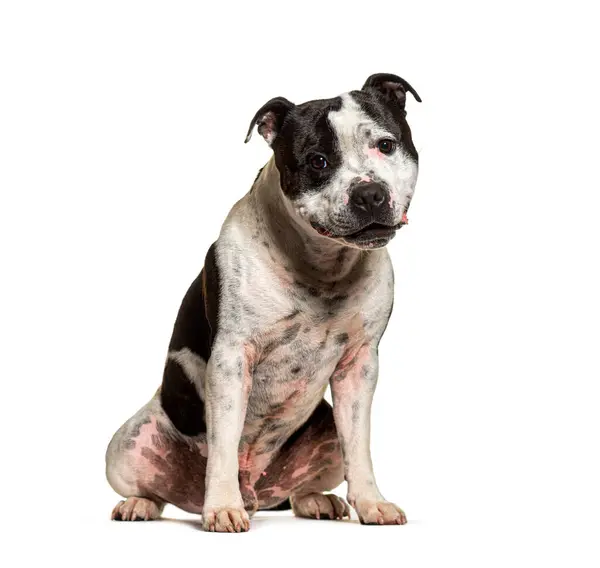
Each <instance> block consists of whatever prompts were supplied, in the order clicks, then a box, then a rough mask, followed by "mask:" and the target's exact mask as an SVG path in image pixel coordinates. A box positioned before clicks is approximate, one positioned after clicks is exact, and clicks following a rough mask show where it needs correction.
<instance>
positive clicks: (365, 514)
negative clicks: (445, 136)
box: [106, 74, 420, 532]
mask: <svg viewBox="0 0 600 568" xmlns="http://www.w3.org/2000/svg"><path fill="white" fill-rule="evenodd" d="M407 92H410V93H412V94H413V95H414V97H415V98H416V99H417V100H418V101H420V98H419V95H418V94H417V93H416V92H415V90H414V89H413V88H412V87H411V86H410V85H409V84H408V83H407V82H406V81H405V80H404V79H401V78H400V77H398V76H396V75H391V74H377V75H373V76H371V77H369V78H368V79H367V81H366V83H365V85H364V86H363V88H362V89H361V90H359V91H351V92H349V93H346V94H344V95H341V96H339V97H335V98H332V99H325V100H316V101H310V102H307V103H304V104H301V105H294V104H293V103H291V102H290V101H288V100H287V99H285V98H282V97H277V98H275V99H272V100H270V101H269V102H268V103H266V104H265V105H264V106H263V107H262V108H261V109H260V110H259V111H258V112H257V113H256V116H255V117H254V118H253V119H252V122H251V124H250V130H249V131H248V136H247V138H246V141H248V140H249V139H250V136H251V134H252V131H253V129H254V127H256V126H258V132H259V133H260V135H261V136H262V137H263V138H264V139H265V140H266V141H267V142H268V143H269V145H270V146H271V147H272V149H273V157H272V158H271V160H270V161H269V162H268V163H267V164H266V166H265V167H264V168H263V169H262V170H261V171H260V172H259V174H258V177H257V178H256V180H255V182H254V184H253V186H252V188H251V189H250V191H249V192H248V193H247V194H246V196H245V197H243V198H242V199H241V200H240V201H239V202H238V203H236V204H235V205H234V207H233V209H232V210H231V212H230V214H229V216H228V217H227V219H226V220H225V223H224V224H223V228H222V230H221V234H220V236H219V239H218V240H217V242H216V243H214V244H213V245H212V246H211V247H210V249H209V251H208V254H207V256H206V261H205V265H204V268H203V270H202V272H201V273H200V275H199V276H198V278H197V279H196V280H195V281H194V282H193V283H192V285H191V287H190V289H189V290H188V292H187V294H186V295H185V297H184V299H183V302H182V304H181V308H180V310H179V314H178V316H177V321H176V322H175V327H174V330H173V337H172V339H171V343H170V345H169V351H168V357H167V361H166V364H165V370H164V378H163V382H162V385H161V387H160V389H159V390H158V391H157V393H156V395H155V396H154V398H153V399H152V400H151V401H150V402H149V403H148V404H146V406H144V407H143V408H142V409H141V410H140V411H139V412H137V414H135V415H134V416H133V417H132V418H130V419H129V420H128V421H127V422H126V423H125V424H124V425H123V426H122V427H121V428H120V429H119V431H118V432H117V433H116V434H115V436H114V437H113V439H112V441H111V443H110V445H109V447H108V451H107V455H106V464H107V477H108V481H109V482H110V484H111V486H112V487H113V488H114V490H115V491H116V492H117V493H119V494H120V495H122V496H123V497H125V498H126V500H125V501H121V502H120V503H119V504H118V505H117V506H116V507H115V509H114V511H113V515H112V518H113V519H119V520H124V521H125V520H150V519H156V518H157V517H159V516H160V514H161V510H162V508H163V506H164V504H165V503H173V504H174V505H176V506H178V507H180V508H181V509H184V510H186V511H189V512H193V513H201V514H202V516H203V526H204V528H205V530H210V531H221V532H224V531H229V532H240V531H245V530H248V529H249V527H250V516H251V515H252V514H253V513H254V512H256V511H257V510H258V509H269V508H277V507H282V506H284V505H285V504H286V503H288V500H289V503H290V504H291V507H292V509H293V511H294V513H295V514H296V515H300V516H303V517H313V518H317V519H319V518H320V519H323V518H330V519H342V518H343V517H344V516H348V517H349V516H350V510H349V508H348V505H347V504H346V502H345V501H344V500H342V499H340V498H338V497H336V496H335V495H332V494H327V493H324V492H325V491H328V490H331V489H334V488H335V487H337V486H338V485H339V484H340V483H341V482H342V481H343V480H344V478H345V479H346V480H347V482H348V495H347V499H348V502H349V503H350V505H352V507H354V509H356V512H357V513H358V517H359V519H360V521H361V522H363V523H369V524H404V523H406V517H405V515H404V513H403V512H402V510H401V509H400V508H398V507H397V506H396V505H394V504H393V503H390V502H389V501H386V500H385V499H384V497H383V496H382V495H381V493H380V492H379V489H378V487H377V484H376V483H375V477H374V474H373V467H372V463H371V456H370V450H369V436H370V433H369V422H370V412H371V401H372V397H373V392H374V390H375V385H376V383H377V366H378V365H377V349H378V344H379V341H380V339H381V336H382V335H383V332H384V330H385V327H386V325H387V321H388V318H389V317H390V313H391V311H392V302H393V272H392V266H391V263H390V259H389V256H388V253H387V251H386V250H385V248H384V247H385V245H387V243H388V242H389V241H390V240H391V239H392V238H393V237H394V235H395V233H396V231H397V230H398V229H399V228H400V227H402V225H404V224H405V223H406V222H407V217H406V212H407V210H408V206H409V204H410V200H411V198H412V196H413V192H414V189H415V183H416V181H417V152H416V151H415V147H414V146H413V142H412V139H411V132H410V128H409V126H408V123H407V122H406V111H405V103H406V94H407ZM327 385H330V386H331V391H332V395H333V408H332V407H331V406H330V405H329V404H328V403H327V402H326V401H325V400H324V399H323V395H324V393H325V390H326V388H327Z"/></svg>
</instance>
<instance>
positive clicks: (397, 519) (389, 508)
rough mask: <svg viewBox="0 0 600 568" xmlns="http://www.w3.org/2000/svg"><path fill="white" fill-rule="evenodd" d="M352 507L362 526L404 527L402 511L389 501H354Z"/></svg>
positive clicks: (404, 519)
mask: <svg viewBox="0 0 600 568" xmlns="http://www.w3.org/2000/svg"><path fill="white" fill-rule="evenodd" d="M352 506H353V507H354V508H355V509H356V512H357V513H358V518H359V520H360V522H361V523H362V524H363V525H405V524H406V522H407V521H406V515H405V514H404V511H403V510H402V509H401V508H400V507H398V506H397V505H394V503H390V502H389V501H370V500H368V499H356V500H355V501H354V502H353V503H352Z"/></svg>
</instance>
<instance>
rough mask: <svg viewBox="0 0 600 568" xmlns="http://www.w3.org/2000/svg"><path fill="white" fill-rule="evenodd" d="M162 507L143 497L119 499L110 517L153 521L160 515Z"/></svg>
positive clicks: (122, 519) (123, 519) (119, 519)
mask: <svg viewBox="0 0 600 568" xmlns="http://www.w3.org/2000/svg"><path fill="white" fill-rule="evenodd" d="M161 510H162V508H161V507H159V506H158V505H157V504H156V503H155V502H154V501H151V500H150V499H144V498H143V497H128V498H127V500H125V501H119V502H118V503H117V505H116V507H115V508H114V509H113V512H112V515H111V516H110V518H111V519H112V520H113V521H153V520H154V519H158V517H160V513H161Z"/></svg>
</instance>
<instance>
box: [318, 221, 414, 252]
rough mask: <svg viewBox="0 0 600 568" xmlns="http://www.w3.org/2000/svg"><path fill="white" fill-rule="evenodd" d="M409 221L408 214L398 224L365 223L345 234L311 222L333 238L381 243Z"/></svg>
mask: <svg viewBox="0 0 600 568" xmlns="http://www.w3.org/2000/svg"><path fill="white" fill-rule="evenodd" d="M407 223H408V219H407V218H406V215H404V216H403V217H402V221H400V223H398V224H396V225H385V224H383V223H369V224H368V225H365V226H364V227H362V228H361V229H359V230H358V231H354V232H352V233H343V234H335V233H332V232H331V231H330V230H329V229H327V228H325V227H323V226H322V225H319V224H318V223H314V222H313V223H311V224H312V226H313V228H314V229H315V230H316V231H317V232H318V233H319V234H320V235H323V236H324V237H329V238H331V239H341V240H344V241H346V242H348V243H351V244H355V245H361V244H362V245H369V244H370V243H373V244H374V245H375V244H381V242H382V241H385V242H387V241H389V240H391V239H392V238H393V237H394V236H395V235H396V231H397V230H398V229H400V227H402V226H403V225H406V224H407Z"/></svg>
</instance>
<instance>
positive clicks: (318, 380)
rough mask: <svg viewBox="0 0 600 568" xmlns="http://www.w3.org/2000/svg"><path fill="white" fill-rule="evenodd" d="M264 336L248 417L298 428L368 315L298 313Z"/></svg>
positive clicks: (360, 335)
mask: <svg viewBox="0 0 600 568" xmlns="http://www.w3.org/2000/svg"><path fill="white" fill-rule="evenodd" d="M292 313H293V315H292V316H290V317H288V318H285V319H284V320H282V321H281V322H279V323H278V324H277V325H276V326H273V328H272V329H271V330H269V331H267V332H266V333H265V334H264V335H263V337H262V341H261V343H262V349H261V351H260V355H259V356H258V358H257V361H256V364H255V367H254V372H253V382H252V391H251V395H250V400H249V405H248V418H249V420H250V421H252V420H259V421H260V420H269V421H270V422H271V423H272V424H273V427H275V426H277V425H279V426H281V427H284V428H285V427H286V426H289V427H290V428H295V427H297V425H298V424H299V423H302V422H303V421H304V420H306V418H308V416H309V415H310V413H311V412H312V410H313V409H314V408H315V406H316V404H318V402H319V401H320V400H321V398H322V397H323V394H324V392H325V390H326V388H327V385H328V382H329V379H330V377H331V375H332V374H333V372H334V371H335V368H336V366H337V364H338V363H339V361H340V359H341V358H342V357H343V355H344V353H345V352H346V351H347V349H349V348H350V347H351V346H352V345H353V344H356V343H357V342H361V341H362V340H363V339H364V337H363V325H362V318H361V317H360V315H359V314H358V313H356V312H355V311H351V310H349V309H342V310H339V312H338V313H337V314H336V315H330V314H329V313H327V312H323V311H322V310H319V312H317V313H313V312H312V311H309V310H307V311H304V312H300V311H298V312H292Z"/></svg>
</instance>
